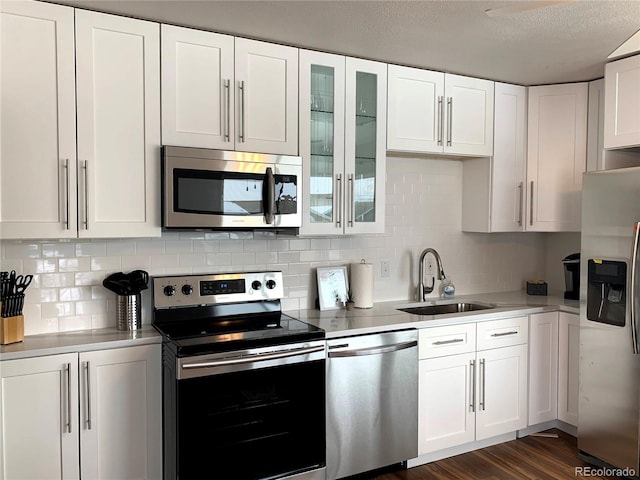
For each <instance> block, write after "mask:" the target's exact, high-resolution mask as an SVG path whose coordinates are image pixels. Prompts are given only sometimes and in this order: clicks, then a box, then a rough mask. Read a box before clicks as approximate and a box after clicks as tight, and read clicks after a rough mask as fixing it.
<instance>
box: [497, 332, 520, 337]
mask: <svg viewBox="0 0 640 480" xmlns="http://www.w3.org/2000/svg"><path fill="white" fill-rule="evenodd" d="M518 333H519V332H518V331H516V330H514V331H511V332H502V333H492V334H491V336H492V337H506V336H507V335H518Z"/></svg>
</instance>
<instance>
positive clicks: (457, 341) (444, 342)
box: [433, 338, 464, 345]
mask: <svg viewBox="0 0 640 480" xmlns="http://www.w3.org/2000/svg"><path fill="white" fill-rule="evenodd" d="M460 342H464V338H453V339H451V340H438V341H437V342H433V345H450V344H452V343H460Z"/></svg>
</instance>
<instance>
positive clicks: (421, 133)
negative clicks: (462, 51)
mask: <svg viewBox="0 0 640 480" xmlns="http://www.w3.org/2000/svg"><path fill="white" fill-rule="evenodd" d="M388 77H389V98H388V105H389V112H388V120H387V122H388V123H387V148H388V149H389V150H398V151H405V152H433V153H439V152H442V150H443V135H444V132H443V127H444V124H443V120H444V119H443V118H442V115H443V112H444V110H443V104H442V102H443V101H444V73H441V72H432V71H429V70H421V69H417V68H409V67H400V66H398V65H389V75H388Z"/></svg>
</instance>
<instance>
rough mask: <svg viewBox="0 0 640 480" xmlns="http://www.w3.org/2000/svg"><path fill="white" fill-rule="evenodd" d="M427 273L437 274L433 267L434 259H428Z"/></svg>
mask: <svg viewBox="0 0 640 480" xmlns="http://www.w3.org/2000/svg"><path fill="white" fill-rule="evenodd" d="M427 275H429V276H430V277H433V276H434V275H435V271H434V269H433V261H431V260H429V261H427Z"/></svg>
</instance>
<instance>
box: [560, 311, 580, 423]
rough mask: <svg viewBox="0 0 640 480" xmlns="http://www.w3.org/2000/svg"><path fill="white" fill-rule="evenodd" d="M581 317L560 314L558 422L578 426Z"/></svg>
mask: <svg viewBox="0 0 640 480" xmlns="http://www.w3.org/2000/svg"><path fill="white" fill-rule="evenodd" d="M579 363H580V315H575V314H572V313H566V312H560V313H559V319H558V420H562V421H563V422H565V423H568V424H569V425H573V426H574V427H577V426H578V395H579V389H578V374H579V372H578V365H579Z"/></svg>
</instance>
